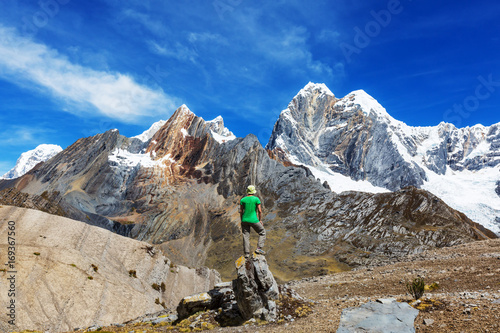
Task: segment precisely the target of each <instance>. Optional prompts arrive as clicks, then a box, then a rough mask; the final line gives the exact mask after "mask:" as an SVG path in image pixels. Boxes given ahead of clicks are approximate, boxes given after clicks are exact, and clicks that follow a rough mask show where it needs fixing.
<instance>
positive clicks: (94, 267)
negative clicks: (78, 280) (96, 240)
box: [92, 264, 99, 272]
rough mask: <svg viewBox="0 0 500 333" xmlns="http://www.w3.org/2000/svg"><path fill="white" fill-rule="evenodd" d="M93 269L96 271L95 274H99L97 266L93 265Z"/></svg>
mask: <svg viewBox="0 0 500 333" xmlns="http://www.w3.org/2000/svg"><path fill="white" fill-rule="evenodd" d="M92 268H93V269H94V272H97V270H98V269H99V267H97V266H96V265H94V264H92Z"/></svg>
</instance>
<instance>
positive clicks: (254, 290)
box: [234, 253, 279, 321]
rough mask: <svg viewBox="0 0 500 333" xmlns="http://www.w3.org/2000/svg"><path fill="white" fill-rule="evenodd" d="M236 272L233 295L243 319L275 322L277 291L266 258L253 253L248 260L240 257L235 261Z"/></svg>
mask: <svg viewBox="0 0 500 333" xmlns="http://www.w3.org/2000/svg"><path fill="white" fill-rule="evenodd" d="M236 271H237V274H238V277H237V278H236V281H235V282H234V293H235V296H236V302H237V304H238V309H239V310H240V313H241V315H242V317H243V319H245V320H248V319H250V318H252V317H255V318H258V319H262V320H265V321H271V320H275V319H276V317H277V311H276V301H277V300H278V296H279V290H278V284H277V283H276V280H275V279H274V276H273V274H272V273H271V271H270V270H269V267H268V266H267V261H266V258H265V257H264V256H263V255H257V254H255V253H254V254H253V256H252V257H251V258H249V259H245V258H244V257H240V258H239V259H238V260H237V261H236Z"/></svg>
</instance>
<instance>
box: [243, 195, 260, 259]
mask: <svg viewBox="0 0 500 333" xmlns="http://www.w3.org/2000/svg"><path fill="white" fill-rule="evenodd" d="M256 192H257V190H256V189H255V186H253V185H250V186H248V188H247V196H246V197H244V198H242V199H241V200H240V217H241V231H242V233H243V251H244V253H245V258H248V257H249V256H250V228H252V229H254V230H255V231H256V232H257V233H258V234H259V241H258V243H257V250H255V253H258V254H265V252H264V250H262V248H263V247H264V242H265V240H266V230H265V229H264V224H263V223H262V208H261V205H260V204H261V203H260V199H259V198H258V197H256V196H255V193H256Z"/></svg>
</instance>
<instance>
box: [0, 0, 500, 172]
mask: <svg viewBox="0 0 500 333" xmlns="http://www.w3.org/2000/svg"><path fill="white" fill-rule="evenodd" d="M0 9H1V10H0V124H1V127H0V152H1V155H0V175H1V174H4V173H5V172H7V171H8V170H9V169H10V168H12V167H13V166H14V164H15V162H16V159H17V158H18V157H19V155H20V154H21V153H22V152H24V151H27V150H29V149H33V148H35V147H36V146H37V145H39V144H42V143H52V144H58V145H61V146H62V147H63V148H65V147H67V146H68V145H70V144H72V143H73V142H74V141H76V140H77V139H79V138H81V137H86V136H90V135H94V134H97V133H101V132H104V131H106V130H108V129H111V128H118V129H119V130H120V133H121V134H123V135H126V136H134V135H137V134H140V133H142V131H144V130H145V129H147V128H149V126H150V125H151V124H152V123H153V122H155V121H157V120H159V119H168V117H169V116H170V115H171V114H172V112H173V111H174V110H175V109H176V108H177V107H178V106H180V105H182V104H186V105H187V106H188V107H189V108H190V109H191V110H192V111H193V112H194V113H196V114H197V115H199V116H201V117H203V118H204V119H206V120H210V119H213V118H215V117H216V116H218V115H222V116H223V118H224V121H225V124H226V126H227V127H228V128H229V129H230V130H231V131H233V132H234V133H235V134H236V135H237V136H245V135H247V134H248V133H253V134H255V135H257V136H258V138H259V140H260V141H261V142H262V143H263V144H265V143H266V142H267V139H268V138H269V135H270V133H271V130H272V126H273V124H274V122H275V121H276V119H277V117H278V115H279V112H280V111H281V110H282V109H284V108H286V106H287V104H288V102H289V101H290V100H291V99H292V98H293V96H294V95H295V94H296V93H297V92H298V91H299V90H300V89H301V88H302V87H304V86H305V85H306V84H307V83H308V82H309V81H312V82H321V83H325V84H326V85H327V86H328V87H329V88H330V90H332V92H333V93H334V94H335V95H336V96H337V97H343V96H345V95H346V94H348V93H349V92H351V91H353V90H357V89H364V90H365V91H366V92H368V93H369V94H370V95H372V96H373V97H374V98H375V99H377V100H378V101H379V102H380V103H381V104H382V105H383V106H384V107H385V108H386V109H387V111H388V112H389V114H391V115H392V116H393V117H394V118H396V119H398V120H402V121H404V122H406V123H407V124H409V125H413V126H430V125H437V124H438V123H439V122H441V121H447V122H452V123H454V124H455V125H456V126H458V127H464V126H471V125H474V124H477V123H481V124H483V125H491V124H493V123H497V122H499V121H500V117H499V112H498V111H499V110H500V59H499V57H498V55H499V54H500V39H499V38H500V37H499V32H500V20H498V17H500V3H499V2H497V1H493V0H489V1H485V0H479V1H475V2H471V1H462V0H458V1H457V0H454V1H448V0H445V1H439V2H430V1H423V0H401V1H397V0H389V1H385V0H384V1H361V0H353V1H342V0H340V1H321V0H317V1H313V2H311V1H293V0H290V1H280V0H276V1H259V0H254V1H249V0H208V1H170V0H165V1H159V0H158V1H156V0H155V1H153V0H151V1H148V0H137V1H136V0H129V1H118V0H87V1H77V0H41V1H19V0H2V1H1V2H0Z"/></svg>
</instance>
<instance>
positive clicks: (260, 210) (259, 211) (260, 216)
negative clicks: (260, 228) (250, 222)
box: [257, 204, 262, 222]
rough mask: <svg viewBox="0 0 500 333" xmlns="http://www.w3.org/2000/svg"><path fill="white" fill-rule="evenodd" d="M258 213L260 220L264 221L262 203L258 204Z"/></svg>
mask: <svg viewBox="0 0 500 333" xmlns="http://www.w3.org/2000/svg"><path fill="white" fill-rule="evenodd" d="M257 213H258V214H259V221H261V222H262V207H261V206H260V204H258V205H257Z"/></svg>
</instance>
